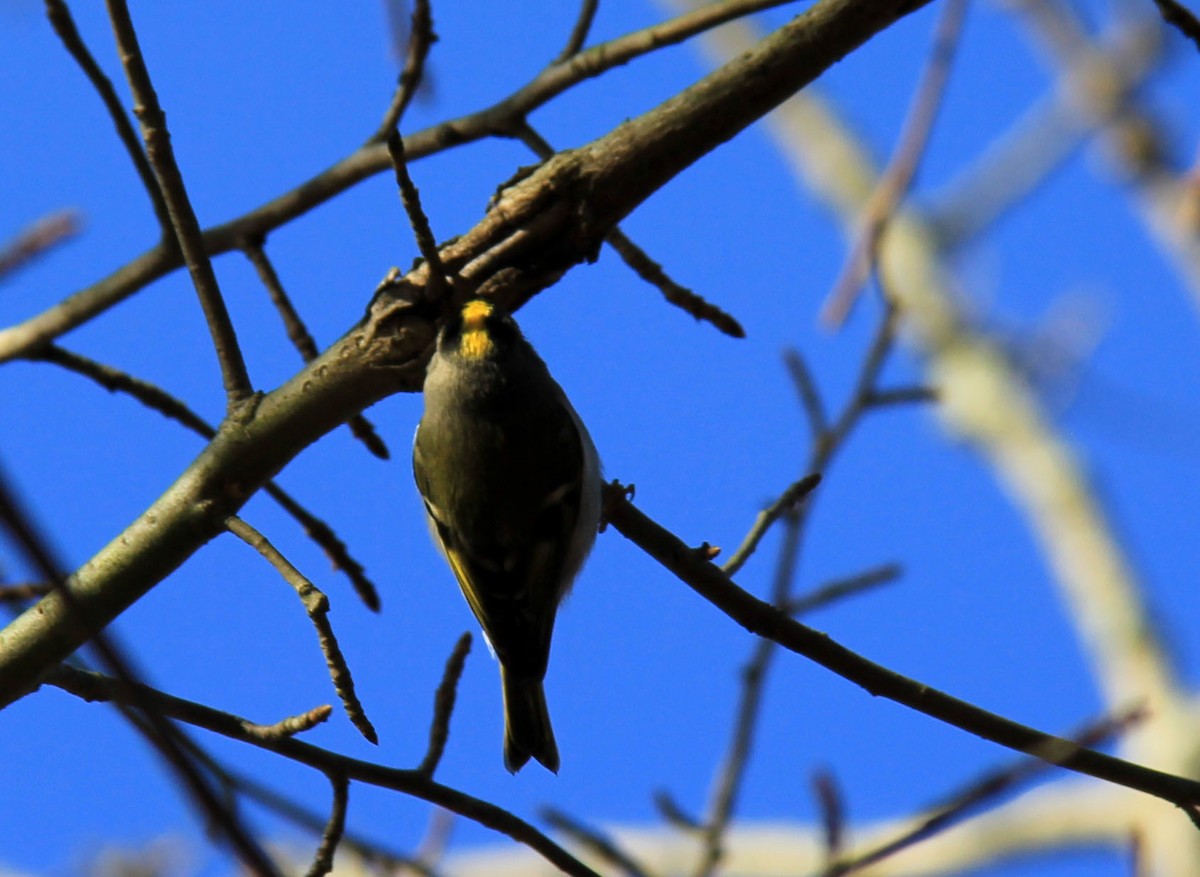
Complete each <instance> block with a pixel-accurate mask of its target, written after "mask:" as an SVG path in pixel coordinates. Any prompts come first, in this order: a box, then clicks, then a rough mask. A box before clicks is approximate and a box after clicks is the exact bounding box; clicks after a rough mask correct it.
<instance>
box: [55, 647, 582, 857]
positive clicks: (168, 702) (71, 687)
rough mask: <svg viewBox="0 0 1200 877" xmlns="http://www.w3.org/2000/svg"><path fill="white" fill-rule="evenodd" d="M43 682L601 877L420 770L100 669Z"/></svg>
mask: <svg viewBox="0 0 1200 877" xmlns="http://www.w3.org/2000/svg"><path fill="white" fill-rule="evenodd" d="M42 681H43V682H45V683H46V684H49V685H53V686H54V687H56V688H61V689H62V690H64V691H68V692H70V693H71V694H74V695H75V696H77V697H81V698H83V699H84V700H91V701H118V702H127V701H128V700H129V699H130V698H131V697H134V696H139V697H143V698H146V699H147V700H148V701H149V702H151V703H153V704H154V706H155V708H156V709H157V710H158V711H160V712H161V713H162V714H164V715H168V716H171V717H172V718H175V719H178V720H179V721H182V722H187V723H188V724H191V725H195V726H196V727H198V728H204V729H206V730H208V731H212V732H213V733H214V734H221V735H223V736H225V737H229V738H231V739H234V740H240V741H242V742H244V743H249V744H251V745H253V746H256V747H258V748H259V749H264V750H267V751H269V752H275V753H277V754H279V755H282V756H284V757H285V758H290V759H291V760H292V761H295V762H298V763H300V764H305V765H308V766H309V767H312V768H315V769H317V770H320V771H322V772H323V773H326V774H327V775H328V774H330V773H332V774H335V775H336V774H341V775H344V776H345V777H346V778H347V779H348V780H352V781H354V782H361V783H366V784H368V785H372V786H377V787H379V788H382V789H391V790H393V791H397V792H403V793H404V794H408V795H412V796H413V797H416V798H420V799H422V800H425V801H429V802H430V803H433V804H437V805H438V806H439V807H443V808H445V809H446V810H450V811H451V812H454V813H458V814H460V815H461V816H465V817H466V818H468V819H471V820H473V821H474V822H477V823H479V824H480V825H482V826H484V827H486V828H490V829H492V830H494V831H497V832H500V833H501V834H505V835H507V836H508V837H510V838H512V839H513V840H515V841H517V842H518V843H522V844H525V845H526V846H528V847H530V848H531V849H533V850H534V851H535V852H537V853H539V854H541V855H542V856H543V857H544V858H545V859H546V860H547V861H549V862H551V863H552V864H554V865H555V866H557V867H558V868H560V869H561V870H562V871H564V872H565V873H567V874H572V875H576V877H599V875H597V874H596V872H594V871H592V870H591V869H590V868H588V867H587V866H586V865H584V864H583V863H582V862H580V861H579V860H578V859H576V858H575V857H574V856H572V855H571V854H570V853H568V852H567V851H566V850H564V849H563V848H562V847H560V846H558V844H556V843H554V842H553V841H552V840H550V838H548V837H546V835H544V834H542V833H541V832H540V831H538V830H537V829H536V828H534V827H533V826H532V825H530V824H529V823H527V822H525V821H524V820H522V819H520V818H518V817H517V816H515V815H513V814H512V813H510V812H508V811H507V810H504V809H503V808H501V807H498V806H496V805H495V804H491V803H488V802H487V801H483V800H481V799H479V798H474V797H472V796H470V795H467V794H465V793H463V792H460V791H458V790H457V789H452V788H450V787H449V786H444V785H442V784H440V783H436V782H434V781H433V780H431V779H429V778H428V777H427V776H425V775H424V774H422V773H421V772H420V771H416V770H399V769H396V768H389V767H383V766H382V765H378V764H372V763H371V762H367V761H361V760H359V759H357V758H350V757H348V756H344V755H339V754H338V753H336V752H331V751H330V750H328V749H322V748H320V747H318V746H313V745H312V744H310V743H305V742H303V741H301V740H297V739H295V738H293V737H288V738H282V739H276V740H263V739H259V738H257V737H254V736H251V735H249V734H247V733H246V730H245V724H246V720H245V719H242V718H240V717H238V716H234V715H231V714H229V713H224V712H221V711H219V710H215V709H212V708H211V707H207V706H204V705H203V704H198V703H194V702H192V701H188V700H183V699H182V698H178V697H174V696H172V695H169V694H166V693H165V692H162V691H158V690H156V689H153V688H150V687H149V686H146V685H129V684H126V683H123V682H120V681H118V680H116V679H112V678H110V677H107V676H103V675H101V674H99V673H87V672H85V671H82V670H77V669H75V668H72V667H68V666H66V665H61V666H59V667H58V668H57V669H56V670H54V672H53V673H51V674H50V675H49V676H48V678H46V679H44V680H42Z"/></svg>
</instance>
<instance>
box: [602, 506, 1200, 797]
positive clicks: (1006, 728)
mask: <svg viewBox="0 0 1200 877" xmlns="http://www.w3.org/2000/svg"><path fill="white" fill-rule="evenodd" d="M606 494H607V496H606V503H607V504H606V509H607V510H608V514H609V524H610V526H612V527H614V528H615V529H616V530H617V532H619V533H621V535H623V536H625V537H626V538H627V539H629V540H630V541H632V542H633V543H634V544H636V545H638V546H639V547H640V548H642V550H643V551H645V552H646V553H647V554H648V555H649V556H651V557H653V558H654V559H655V560H657V561H658V562H659V563H660V564H662V565H663V566H664V567H665V568H666V569H667V570H669V571H670V572H671V573H673V574H674V575H675V576H677V577H678V578H679V579H680V581H682V582H683V583H684V584H686V585H688V586H689V587H690V588H692V590H694V591H695V592H696V593H697V594H699V595H700V596H701V597H703V598H704V599H705V600H707V601H708V602H710V603H712V604H713V605H714V606H715V607H717V608H718V609H720V610H721V611H722V612H724V613H725V614H726V615H728V616H729V617H730V618H732V619H733V620H734V621H736V622H737V623H738V624H740V625H741V626H742V627H744V628H746V629H747V630H748V631H750V632H751V633H752V634H755V635H756V636H759V637H764V638H767V639H770V640H771V641H773V642H775V643H778V644H779V645H781V646H783V647H784V648H785V649H787V650H788V651H790V652H794V653H795V654H797V655H801V656H803V657H806V658H808V659H809V660H811V661H814V662H815V663H817V664H820V665H821V666H822V667H825V668H826V669H828V670H830V671H831V672H833V673H835V674H837V675H838V676H841V677H842V678H843V679H846V680H847V681H850V682H853V683H854V684H856V685H859V686H860V687H862V688H863V689H864V690H866V691H867V692H868V693H870V694H872V695H874V696H876V697H885V698H887V699H888V700H892V701H895V702H896V703H899V704H902V705H904V706H907V707H909V708H911V709H913V710H916V711H917V712H920V713H923V714H924V715H927V716H930V717H932V718H935V719H938V720H939V721H942V722H945V723H946V724H949V725H952V726H954V727H956V728H960V729H961V730H964V731H967V732H968V733H970V734H974V735H975V736H977V737H982V738H983V739H985V740H990V741H992V742H993V743H997V744H999V745H1001V746H1005V747H1007V748H1009V749H1014V750H1017V751H1018V752H1024V753H1025V754H1027V755H1033V756H1034V757H1037V758H1040V759H1042V760H1044V761H1047V762H1050V763H1052V764H1055V765H1058V766H1059V767H1062V768H1065V769H1067V770H1071V771H1075V772H1077V773H1081V774H1085V775H1087V776H1092V777H1095V778H1097V779H1101V780H1104V781H1106V782H1111V783H1115V784H1117V785H1119V786H1124V787H1126V788H1129V789H1134V790H1137V791H1139V792H1144V793H1145V794H1148V795H1152V796H1154V797H1157V798H1161V799H1162V800H1164V801H1169V802H1170V803H1172V804H1175V805H1176V806H1178V807H1180V808H1181V809H1183V810H1184V812H1185V814H1186V815H1188V816H1189V817H1192V818H1194V815H1193V814H1194V813H1195V811H1196V808H1197V807H1200V782H1197V781H1196V780H1191V779H1188V778H1186V777H1181V776H1176V775H1173V774H1170V773H1166V772H1164V771H1159V770H1155V769H1153V768H1149V767H1144V766H1142V765H1139V764H1134V763H1132V762H1129V761H1125V760H1123V759H1120V758H1115V757H1113V756H1111V755H1105V754H1104V753H1102V752H1096V751H1094V750H1092V749H1089V748H1086V747H1081V746H1079V744H1077V743H1075V742H1072V741H1070V740H1066V739H1063V738H1062V737H1055V736H1053V735H1051V734H1046V733H1044V732H1042V731H1038V730H1036V729H1034V728H1030V727H1028V726H1026V725H1022V724H1020V723H1018V722H1014V721H1012V720H1011V719H1006V718H1004V717H1003V716H999V715H996V714H995V713H990V712H988V711H986V710H983V709H981V708H979V707H977V706H975V705H973V704H970V703H967V702H966V701H963V700H959V699H958V698H955V697H952V696H950V695H948V694H945V693H944V692H941V691H938V690H937V689H935V688H933V687H932V686H930V685H927V684H924V683H921V682H918V681H916V680H914V679H909V678H908V677H905V676H902V675H901V674H899V673H895V672H893V671H891V670H889V669H887V668H886V667H883V666H882V665H879V664H876V663H874V662H873V661H869V660H867V659H866V658H864V657H862V656H861V655H858V654H856V653H854V652H852V651H850V650H849V649H847V648H845V647H844V646H842V645H841V644H840V643H837V642H836V641H834V640H833V639H832V638H831V637H829V636H828V635H827V634H823V633H820V632H818V631H815V630H813V629H812V628H809V627H806V626H805V625H803V624H800V623H799V622H797V621H795V620H793V619H792V618H790V617H788V616H787V615H786V614H785V613H783V612H781V611H780V610H779V609H777V608H775V607H774V606H772V605H771V604H770V603H766V602H764V601H762V600H759V599H758V598H757V597H755V596H754V595H752V594H750V593H748V592H747V591H744V590H743V589H742V588H740V587H738V586H737V585H736V584H735V583H733V582H732V581H730V580H729V578H728V577H727V576H726V575H725V574H724V573H723V572H721V570H720V568H718V567H716V566H714V565H713V564H711V563H705V562H703V561H701V560H699V559H697V558H696V556H695V552H694V551H692V550H691V549H690V548H689V547H688V546H687V545H686V544H685V543H683V542H682V541H680V540H679V538H678V537H677V536H675V535H674V534H672V533H670V532H669V531H667V530H666V529H665V528H663V527H662V526H660V525H659V524H656V523H655V522H654V521H652V520H651V519H650V518H648V517H647V516H646V515H645V514H643V513H642V512H640V511H639V510H637V509H636V508H635V507H634V506H633V505H632V504H630V503H629V501H628V500H627V499H626V498H625V493H624V488H622V487H620V485H614V486H610V487H608V488H607V489H606Z"/></svg>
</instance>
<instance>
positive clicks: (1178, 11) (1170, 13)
mask: <svg viewBox="0 0 1200 877" xmlns="http://www.w3.org/2000/svg"><path fill="white" fill-rule="evenodd" d="M1154 5H1155V6H1157V7H1158V12H1159V14H1160V15H1162V18H1163V21H1165V22H1166V23H1167V24H1169V25H1171V27H1173V28H1175V29H1176V30H1178V31H1179V32H1180V33H1181V34H1183V35H1184V36H1185V37H1187V38H1188V39H1189V40H1191V41H1192V42H1193V43H1195V44H1196V48H1197V49H1200V19H1198V18H1196V15H1195V13H1194V12H1192V11H1191V10H1190V9H1188V8H1187V7H1186V6H1184V5H1183V4H1182V3H1179V2H1177V0H1154Z"/></svg>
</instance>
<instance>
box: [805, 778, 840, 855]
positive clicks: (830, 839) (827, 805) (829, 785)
mask: <svg viewBox="0 0 1200 877" xmlns="http://www.w3.org/2000/svg"><path fill="white" fill-rule="evenodd" d="M812 788H813V796H814V797H815V798H816V799H817V809H818V810H819V811H820V813H821V826H822V828H823V829H824V830H825V858H826V861H828V862H830V863H832V862H833V861H834V860H835V859H836V858H837V857H838V855H839V854H840V853H841V851H842V845H843V844H844V843H845V836H846V805H845V802H844V801H843V800H842V790H841V787H840V786H838V782H837V777H835V776H834V775H833V774H832V773H831V772H830V771H828V770H818V771H817V772H816V773H814V774H813V776H812Z"/></svg>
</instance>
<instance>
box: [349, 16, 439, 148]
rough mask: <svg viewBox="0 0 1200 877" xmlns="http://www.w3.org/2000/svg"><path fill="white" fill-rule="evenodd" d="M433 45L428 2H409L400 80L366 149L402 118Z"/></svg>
mask: <svg viewBox="0 0 1200 877" xmlns="http://www.w3.org/2000/svg"><path fill="white" fill-rule="evenodd" d="M436 42H437V34H435V33H434V32H433V10H432V9H430V6H429V0H413V12H412V27H411V29H410V30H409V32H408V49H407V50H406V51H405V53H404V68H403V69H402V70H401V71H400V79H399V81H398V82H397V83H396V91H395V92H394V93H393V95H392V102H391V104H390V105H389V106H388V108H387V112H386V113H384V114H383V121H382V122H381V123H380V124H379V128H378V129H376V131H375V133H374V134H372V135H371V136H370V137H369V138H368V139H367V143H366V145H368V146H370V145H372V144H375V143H379V142H380V141H383V140H386V139H387V136H388V135H389V134H390V133H391V132H392V131H394V130H395V129H396V126H397V125H399V124H400V120H401V119H402V118H404V111H405V110H407V109H408V105H409V104H410V103H412V99H413V97H414V96H415V95H416V93H417V89H419V88H420V87H421V81H422V80H423V79H424V78H425V61H426V59H427V58H428V57H429V50H430V49H431V48H432V47H433V44H434V43H436Z"/></svg>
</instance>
